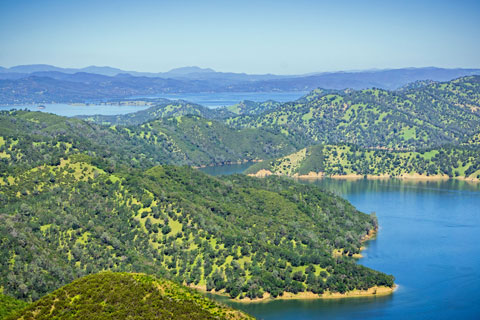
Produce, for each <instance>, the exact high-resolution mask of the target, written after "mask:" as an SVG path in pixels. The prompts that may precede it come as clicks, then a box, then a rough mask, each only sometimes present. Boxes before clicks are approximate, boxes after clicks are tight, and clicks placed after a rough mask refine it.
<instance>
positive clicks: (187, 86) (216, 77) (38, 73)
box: [0, 65, 480, 104]
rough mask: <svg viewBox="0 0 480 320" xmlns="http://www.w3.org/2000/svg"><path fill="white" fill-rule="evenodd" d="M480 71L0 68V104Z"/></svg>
mask: <svg viewBox="0 0 480 320" xmlns="http://www.w3.org/2000/svg"><path fill="white" fill-rule="evenodd" d="M478 74H480V69H460V68H457V69H443V68H434V67H427V68H404V69H391V70H368V71H355V72H353V71H351V72H343V71H342V72H330V73H316V74H307V75H272V74H264V75H251V74H245V73H226V72H216V71H214V70H212V69H204V68H199V67H183V68H177V69H172V70H170V71H168V72H164V73H146V72H136V71H125V70H121V69H116V68H112V67H96V66H90V67H86V68H81V69H74V68H60V67H55V66H51V65H24V66H15V67H11V68H1V67H0V104H24V103H49V102H85V101H91V100H108V99H114V98H126V97H131V96H151V95H155V94H162V93H185V92H191V93H193V92H210V93H215V92H282V91H311V90H314V89H316V88H324V89H336V90H342V89H346V88H351V89H356V90H358V89H365V88H373V87H375V88H382V89H389V90H394V89H398V88H400V87H402V86H405V85H407V84H409V83H412V82H416V81H425V80H433V81H449V80H452V79H455V78H458V77H462V76H468V75H478Z"/></svg>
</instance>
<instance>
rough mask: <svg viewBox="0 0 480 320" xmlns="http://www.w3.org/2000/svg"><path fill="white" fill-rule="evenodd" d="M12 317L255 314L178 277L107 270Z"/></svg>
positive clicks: (220, 316) (231, 316)
mask: <svg viewBox="0 0 480 320" xmlns="http://www.w3.org/2000/svg"><path fill="white" fill-rule="evenodd" d="M7 319H38V320H41V319H112V320H113V319H115V320H116V319H253V317H250V316H248V315H247V314H244V313H242V312H240V311H235V310H233V309H231V308H228V307H226V306H221V305H219V304H218V303H216V302H213V301H212V300H209V299H207V298H205V297H204V296H203V295H201V294H199V293H197V292H195V291H193V290H191V289H188V288H186V287H183V286H181V285H178V284H176V283H174V282H172V281H168V280H164V279H160V278H154V277H152V276H148V275H145V274H133V273H113V272H102V273H98V274H94V275H89V276H86V277H83V278H80V279H77V280H75V281H73V282H72V283H70V284H68V285H66V286H64V287H62V288H60V289H58V290H55V291H54V292H52V293H50V294H48V295H47V296H45V297H43V298H41V299H40V300H38V301H36V302H34V303H32V304H30V305H29V306H28V307H26V308H25V309H23V310H21V311H19V312H17V313H15V314H14V315H12V316H10V317H8V318H7Z"/></svg>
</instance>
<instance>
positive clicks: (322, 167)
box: [245, 145, 480, 181]
mask: <svg viewBox="0 0 480 320" xmlns="http://www.w3.org/2000/svg"><path fill="white" fill-rule="evenodd" d="M479 154H480V149H479V148H478V147H471V146H470V147H466V146H463V147H451V146H450V147H443V148H438V149H429V150H423V151H388V150H372V149H364V148H360V147H358V146H354V145H317V146H313V147H309V148H305V149H302V150H300V151H298V152H295V153H293V154H290V155H288V156H285V157H281V158H279V159H276V160H272V161H265V162H262V163H258V164H255V165H253V166H251V167H249V168H248V169H247V170H246V172H245V173H247V174H256V173H258V172H259V171H260V172H261V173H263V174H265V173H266V174H277V175H287V176H303V175H308V174H309V173H320V174H321V175H325V176H339V177H341V176H351V175H359V176H369V177H375V176H382V177H398V178H409V177H411V178H414V177H417V178H418V177H419V176H423V177H424V178H428V177H432V178H433V177H437V178H439V177H443V178H462V179H468V180H476V181H478V180H479V179H480V156H479ZM261 170H267V171H269V172H266V171H261Z"/></svg>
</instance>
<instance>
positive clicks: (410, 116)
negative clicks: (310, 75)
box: [226, 76, 480, 150]
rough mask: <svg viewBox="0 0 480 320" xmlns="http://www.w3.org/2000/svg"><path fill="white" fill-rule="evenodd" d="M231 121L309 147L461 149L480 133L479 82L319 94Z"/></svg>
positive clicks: (478, 78)
mask: <svg viewBox="0 0 480 320" xmlns="http://www.w3.org/2000/svg"><path fill="white" fill-rule="evenodd" d="M226 121H227V123H228V124H229V125H232V126H237V127H248V128H260V127H261V128H271V129H274V130H276V131H277V132H280V133H282V134H283V135H285V136H289V137H292V138H293V139H294V140H305V139H306V140H308V141H309V142H308V143H310V144H316V143H327V144H337V143H345V142H347V143H353V144H357V145H360V146H363V147H384V148H390V149H397V150H402V149H418V148H430V147H432V146H440V145H444V144H459V143H461V142H463V141H465V140H466V139H468V137H470V136H472V135H474V134H477V133H478V132H480V76H470V77H464V78H459V79H457V80H453V81H450V82H445V83H437V82H431V83H426V84H425V85H419V86H411V87H408V88H405V89H402V90H398V91H387V90H381V89H366V90H360V91H355V90H344V91H331V90H330V91H326V90H322V89H318V90H315V91H313V92H311V93H310V94H308V95H307V96H305V97H304V98H303V99H300V100H297V101H295V102H289V103H285V104H283V105H281V106H279V107H277V108H275V109H273V110H271V111H269V112H265V113H263V114H260V115H256V116H238V117H233V118H230V119H227V120H226Z"/></svg>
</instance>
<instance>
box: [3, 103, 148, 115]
mask: <svg viewBox="0 0 480 320" xmlns="http://www.w3.org/2000/svg"><path fill="white" fill-rule="evenodd" d="M39 105H42V106H45V108H44V109H39V108H38V106H39ZM148 107H149V106H120V105H92V104H89V105H88V106H79V105H70V104H66V103H47V104H35V105H32V104H28V105H18V106H0V111H1V110H11V109H16V110H20V109H27V110H31V111H42V112H48V113H54V114H56V115H59V116H65V117H73V116H80V115H94V114H102V115H115V114H126V113H132V112H137V111H140V110H143V109H146V108H148Z"/></svg>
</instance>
